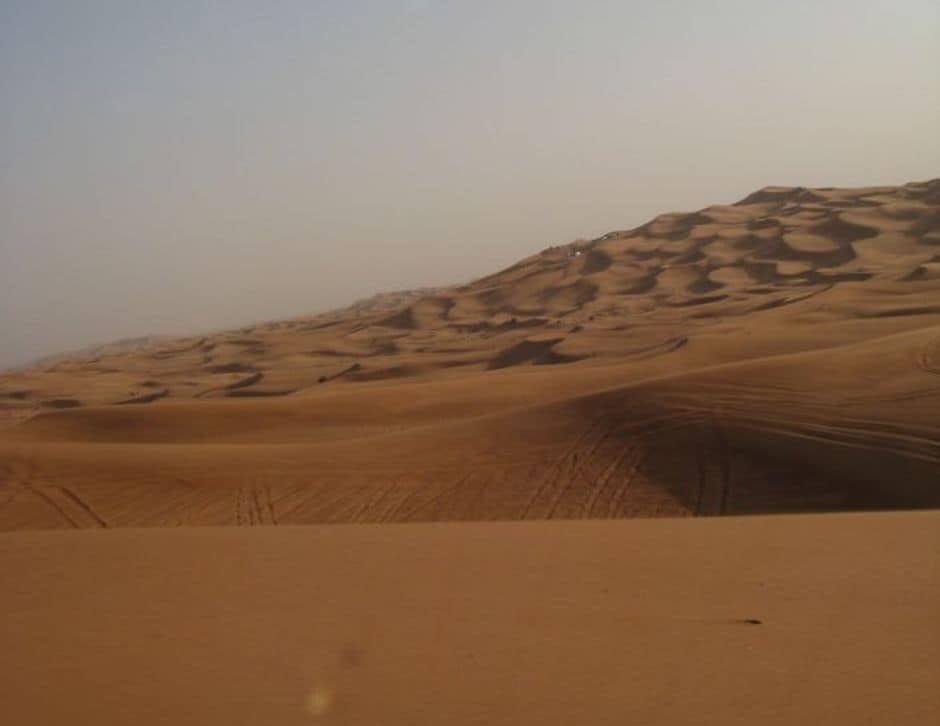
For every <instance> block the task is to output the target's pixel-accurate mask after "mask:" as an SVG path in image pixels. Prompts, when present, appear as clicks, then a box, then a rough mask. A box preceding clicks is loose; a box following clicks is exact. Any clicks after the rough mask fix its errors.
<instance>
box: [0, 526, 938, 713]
mask: <svg viewBox="0 0 940 726" xmlns="http://www.w3.org/2000/svg"><path fill="white" fill-rule="evenodd" d="M938 557H940V514H938V513H937V512H908V513H880V514H827V515H792V516H782V517H778V516H770V517H729V518H705V519H695V520H693V519H659V520H650V519H647V520H633V521H626V522H624V521H620V522H611V521H608V522H598V521H593V522H592V521H569V522H530V523H519V522H514V523H457V524H454V523H433V524H409V525H382V526H377V525H352V526H312V527H259V528H235V527H228V528H178V529H125V530H114V531H101V530H85V531H80V532H73V531H59V532H20V533H13V534H10V533H7V534H0V591H2V592H3V597H2V598H0V644H2V646H3V651H2V652H3V657H2V659H0V703H2V704H3V715H4V722H5V723H10V724H17V726H47V725H48V724H86V723H87V724H115V725H116V724H128V723H134V724H141V725H143V726H149V725H150V724H152V725H154V726H156V725H157V724H160V725H161V726H162V725H163V724H174V725H175V726H190V725H191V726H205V725H206V724H227V725H229V726H257V724H283V726H291V725H292V724H297V725H298V726H299V725H300V724H315V723H324V724H389V725H390V726H398V725H402V726H404V725H405V724H454V725H455V726H462V725H464V724H466V725H469V724H489V725H493V726H501V725H505V726H510V725H512V726H515V725H516V724H558V725H559V726H568V725H569V724H596V725H598V726H603V725H607V724H609V725H610V726H614V725H615V724H618V725H619V724H631V723H637V724H649V725H650V726H657V725H663V726H666V725H669V726H674V725H676V724H704V725H708V724H714V725H715V726H735V725H738V724H740V725H741V726H751V725H752V724H766V725H767V726H772V725H774V724H786V725H788V726H789V725H792V724H808V723H812V724H830V725H831V726H839V725H843V724H844V725H845V726H856V725H857V724H860V723H872V724H924V725H926V724H934V723H937V721H938V720H940V690H938V689H937V687H936V685H937V674H938V672H940V609H938V608H937V603H938V602H940V559H938Z"/></svg>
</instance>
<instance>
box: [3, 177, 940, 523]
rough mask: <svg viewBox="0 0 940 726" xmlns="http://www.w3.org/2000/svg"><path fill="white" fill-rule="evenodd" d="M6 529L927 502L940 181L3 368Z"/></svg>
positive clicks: (938, 337)
mask: <svg viewBox="0 0 940 726" xmlns="http://www.w3.org/2000/svg"><path fill="white" fill-rule="evenodd" d="M0 416H2V417H3V419H4V421H5V422H6V423H5V425H2V426H0V530H21V529H52V528H86V527H95V528H105V527H134V526H157V527H160V526H176V525H216V524H223V525H224V524H234V525H256V524H316V523H326V522H406V521H441V520H515V519H570V518H608V517H613V518H616V517H639V516H643V517H651V516H692V515H702V514H748V513H768V512H807V511H840V510H866V509H907V508H925V507H940V486H938V484H940V180H934V181H930V182H922V183H911V184H907V185H904V186H900V187H876V188H868V189H805V188H799V187H798V188H780V187H768V188H766V189H763V190H761V191H759V192H756V193H754V194H752V195H750V196H748V197H747V198H745V199H743V200H741V201H740V202H738V203H737V204H734V205H726V206H712V207H707V208H705V209H702V210H700V211H698V212H695V213H691V214H682V213H672V214H664V215H661V216H660V217H657V218H656V219H654V220H652V221H650V222H649V223H647V224H645V225H642V226H640V227H638V228H636V229H633V230H628V231H623V232H612V233H610V234H606V235H604V236H602V237H599V238H597V239H595V240H590V241H577V242H574V243H571V244H566V245H561V246H556V247H551V248H548V249H546V250H544V251H542V252H541V253H539V254H536V255H533V256H531V257H529V258H527V259H524V260H522V261H520V262H518V263H517V264H515V265H512V266H511V267H509V268H507V269H505V270H502V271H500V272H497V273H495V274H493V275H490V276H488V277H484V278H482V279H480V280H476V281H474V282H472V283H470V284H467V285H463V286H459V287H453V288H441V289H433V290H421V291H415V292H410V293H400V294H389V295H379V296H376V297H375V298H372V299H370V300H366V301H362V302H359V303H356V304H355V305H352V306H350V307H348V308H345V309H343V310H338V311H335V312H332V313H328V314H325V315H320V316H316V317H308V318H298V319H294V320H286V321H280V322H272V323H266V324H262V325H256V326H249V327H247V328H243V329H240V330H235V331H226V332H221V333H215V334H211V335H205V336H201V337H195V338H187V339H181V340H162V339H156V340H151V339H144V340H142V341H138V342H136V343H135V342H134V341H130V342H128V341H124V342H122V343H119V344H115V345H113V346H102V347H98V348H95V349H92V350H90V351H86V353H85V354H84V355H74V356H64V357H59V358H56V359H53V360H52V361H51V362H47V364H45V365H44V366H42V367H40V368H37V369H32V370H27V371H20V372H14V373H8V374H5V375H2V376H0Z"/></svg>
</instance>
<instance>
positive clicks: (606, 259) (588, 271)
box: [581, 250, 613, 275]
mask: <svg viewBox="0 0 940 726" xmlns="http://www.w3.org/2000/svg"><path fill="white" fill-rule="evenodd" d="M584 257H585V259H584V266H583V267H582V268H581V274H582V275H594V274H596V273H598V272H603V271H604V270H606V269H607V268H609V267H610V266H611V265H612V264H613V258H611V256H610V255H608V254H607V253H606V252H604V251H602V250H591V251H589V252H587V253H585V256H584Z"/></svg>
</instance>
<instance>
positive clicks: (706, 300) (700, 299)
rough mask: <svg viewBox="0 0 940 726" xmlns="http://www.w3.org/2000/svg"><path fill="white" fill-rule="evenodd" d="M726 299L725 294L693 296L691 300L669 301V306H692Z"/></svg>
mask: <svg viewBox="0 0 940 726" xmlns="http://www.w3.org/2000/svg"><path fill="white" fill-rule="evenodd" d="M727 299H728V296H727V295H710V296H705V297H694V298H692V299H691V300H682V301H681V302H674V303H669V306H670V307H674V308H688V307H694V306H696V305H709V304H710V303H716V302H721V301H722V300H727Z"/></svg>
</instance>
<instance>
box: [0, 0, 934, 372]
mask: <svg viewBox="0 0 940 726" xmlns="http://www.w3.org/2000/svg"><path fill="white" fill-rule="evenodd" d="M0 109H2V113H0V366H3V365H13V364H17V363H21V362H24V361H25V360H27V359H30V358H32V357H34V356H37V355H43V354H47V353H52V352H57V351H60V350H62V349H68V348H72V347H75V346H82V345H86V344H88V343H95V342H105V341H108V340H110V339H114V338H119V337H125V336H137V335H144V334H160V333H192V332H200V331H205V330H211V329H217V328H220V327H226V326H233V325H241V324H246V323H250V322H255V321H258V320H264V319H271V318H277V317H287V316H292V315H299V314H304V313H313V312H318V311H321V310H324V309H326V308H329V307H333V306H337V305H340V304H344V303H347V302H350V301H352V300H353V299H355V298H358V297H362V296H365V295H369V294H371V293H373V292H377V291H380V290H389V289H398V288H409V287H418V286H424V285H437V284H448V283H454V282H463V281H466V280H469V279H470V278H473V277H475V276H479V275H482V274H485V273H488V272H492V271H495V270H496V269H497V268H500V267H502V266H504V265H507V264H509V263H511V262H513V261H514V260H516V259H518V258H520V257H523V256H526V255H529V254H531V253H533V252H536V251H538V250H539V249H542V248H543V247H546V246H548V245H550V244H557V243H560V242H565V241H569V240H571V239H573V238H575V237H578V236H594V235H598V234H602V233H604V232H606V231H609V230H611V229H618V228H620V229H622V228H626V227H631V226H635V225H637V224H640V223H642V222H643V221H645V220H646V219H648V218H649V217H651V216H654V215H655V214H657V213H659V212H663V211H671V210H679V209H695V208H698V207H702V206H705V205H707V204H710V203H713V202H731V201H734V200H736V199H738V198H740V197H742V196H744V195H745V194H747V193H748V192H750V191H752V190H754V189H756V188H758V187H761V186H765V185H767V184H793V185H796V184H802V185H863V184H878V183H886V184H895V183H902V182H906V181H911V180H919V179H927V178H930V177H936V176H940V3H938V2H937V0H878V1H873V0H793V1H791V2H779V1H776V0H775V1H763V2H762V1H759V0H712V1H710V2H704V1H702V2H698V1H693V0H684V1H682V2H680V1H678V0H657V1H655V2H654V1H652V0H646V1H644V2H629V1H627V0H621V1H620V2H610V1H608V2H601V1H591V0H570V1H569V2H554V1H553V0H498V1H497V2H488V1H486V0H472V1H467V2H457V1H456V0H455V1H453V2H445V1H444V0H439V1H437V2H435V1H433V0H402V1H399V2H394V1H392V0H386V1H384V2H379V1H372V2H367V1H361V0H329V1H327V0H272V1H271V2H260V1H259V0H225V1H222V0H219V1H218V2H212V1H209V0H204V1H202V2H196V1H194V0H193V1H190V2H183V1H181V0H161V1H160V2H156V1H153V2H144V1H142V0H138V1H135V0H100V1H99V0H62V1H61V2H46V1H44V0H0Z"/></svg>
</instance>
